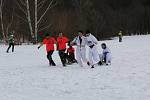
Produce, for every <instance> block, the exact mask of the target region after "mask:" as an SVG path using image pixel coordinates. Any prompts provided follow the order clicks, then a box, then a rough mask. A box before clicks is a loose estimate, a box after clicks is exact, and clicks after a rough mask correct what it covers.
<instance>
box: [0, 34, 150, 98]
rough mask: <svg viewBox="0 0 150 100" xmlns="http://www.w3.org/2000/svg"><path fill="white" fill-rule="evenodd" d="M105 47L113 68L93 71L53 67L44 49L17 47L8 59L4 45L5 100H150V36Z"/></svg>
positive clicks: (0, 85) (0, 61)
mask: <svg viewBox="0 0 150 100" xmlns="http://www.w3.org/2000/svg"><path fill="white" fill-rule="evenodd" d="M102 42H105V43H107V44H108V46H109V47H110V49H111V51H112V54H113V61H112V65H111V66H107V67H106V66H97V67H96V68H95V69H90V68H89V67H88V66H85V67H83V68H81V67H79V66H78V65H77V64H74V65H72V66H68V67H65V68H63V67H62V66H61V62H60V59H59V57H58V53H57V52H55V54H54V60H55V62H56V63H57V66H56V67H49V66H48V62H47V59H46V57H45V55H46V52H45V50H44V47H43V48H42V49H40V50H37V46H31V45H24V46H17V47H16V51H15V53H9V54H7V53H6V52H5V51H6V48H7V46H4V45H0V100H150V59H149V57H150V35H147V36H131V37H128V36H127V37H124V38H123V42H122V43H119V42H118V40H117V39H114V40H109V41H100V43H99V51H100V52H101V51H102V50H101V48H100V44H101V43H102Z"/></svg>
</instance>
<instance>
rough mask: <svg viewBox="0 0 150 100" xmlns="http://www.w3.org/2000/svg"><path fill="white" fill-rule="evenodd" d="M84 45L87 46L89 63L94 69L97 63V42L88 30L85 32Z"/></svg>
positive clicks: (98, 59)
mask: <svg viewBox="0 0 150 100" xmlns="http://www.w3.org/2000/svg"><path fill="white" fill-rule="evenodd" d="M86 44H87V46H89V63H90V65H91V66H92V67H91V68H94V65H95V64H97V63H99V61H100V58H99V53H98V50H97V44H98V40H97V39H96V37H95V36H93V35H92V34H91V33H90V31H89V30H87V31H86Z"/></svg>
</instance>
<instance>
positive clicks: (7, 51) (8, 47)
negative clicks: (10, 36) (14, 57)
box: [6, 43, 11, 53]
mask: <svg viewBox="0 0 150 100" xmlns="http://www.w3.org/2000/svg"><path fill="white" fill-rule="evenodd" d="M10 47H11V43H9V46H8V48H7V51H6V52H7V53H8V52H9V49H10Z"/></svg>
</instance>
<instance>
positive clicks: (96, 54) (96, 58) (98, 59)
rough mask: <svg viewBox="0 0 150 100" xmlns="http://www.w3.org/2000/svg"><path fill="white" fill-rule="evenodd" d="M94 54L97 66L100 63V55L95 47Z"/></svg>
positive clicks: (94, 62)
mask: <svg viewBox="0 0 150 100" xmlns="http://www.w3.org/2000/svg"><path fill="white" fill-rule="evenodd" d="M92 54H93V55H92V56H93V65H95V64H97V63H98V62H99V61H100V58H99V53H98V50H97V48H96V47H95V46H94V47H93V48H92Z"/></svg>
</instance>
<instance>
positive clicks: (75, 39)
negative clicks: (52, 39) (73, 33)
mask: <svg viewBox="0 0 150 100" xmlns="http://www.w3.org/2000/svg"><path fill="white" fill-rule="evenodd" d="M76 41H77V37H75V38H74V39H73V41H71V43H70V44H71V46H73V45H74V44H76Z"/></svg>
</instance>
